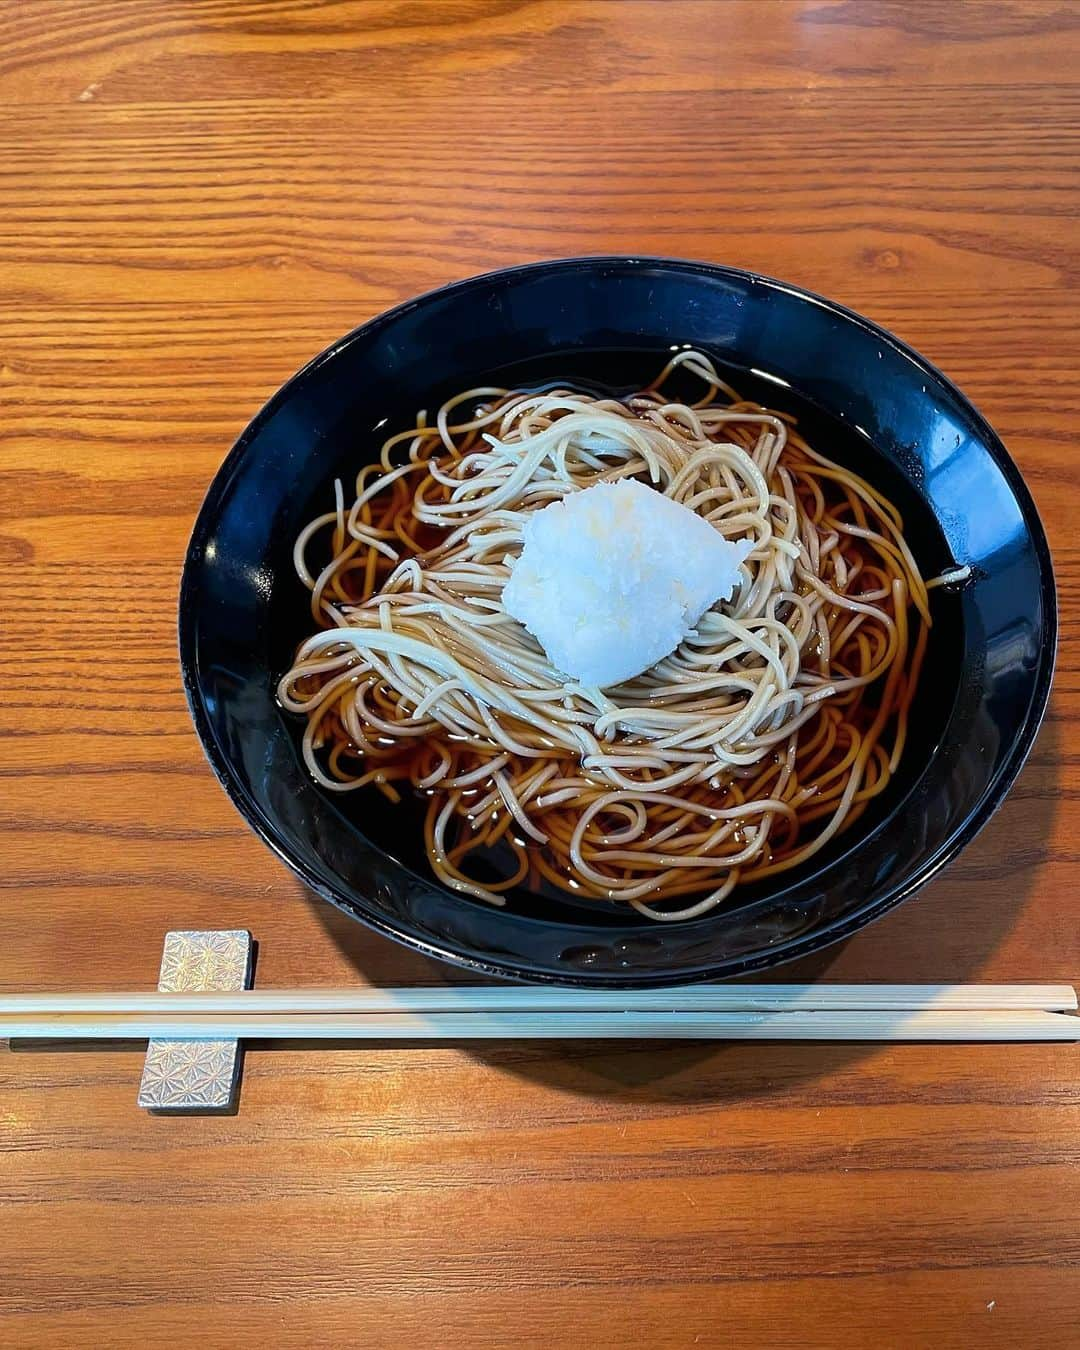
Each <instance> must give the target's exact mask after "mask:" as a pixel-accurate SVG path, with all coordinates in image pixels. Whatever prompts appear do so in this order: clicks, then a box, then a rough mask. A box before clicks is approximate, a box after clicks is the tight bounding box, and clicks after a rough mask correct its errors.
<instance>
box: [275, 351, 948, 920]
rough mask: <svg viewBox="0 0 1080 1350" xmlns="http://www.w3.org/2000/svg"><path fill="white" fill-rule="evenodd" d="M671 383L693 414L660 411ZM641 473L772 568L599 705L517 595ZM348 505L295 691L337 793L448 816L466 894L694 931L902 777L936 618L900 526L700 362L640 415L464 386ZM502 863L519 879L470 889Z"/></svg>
mask: <svg viewBox="0 0 1080 1350" xmlns="http://www.w3.org/2000/svg"><path fill="white" fill-rule="evenodd" d="M676 367H682V368H683V369H684V370H685V371H688V372H690V373H691V374H693V375H695V376H697V377H699V378H700V379H701V380H702V381H703V382H704V385H705V388H706V394H705V397H704V398H702V399H701V400H700V401H699V402H697V403H694V404H686V403H677V402H669V401H668V400H667V399H666V398H665V397H664V395H663V393H662V388H663V385H664V383H665V381H666V380H667V378H668V376H669V375H670V374H671V372H672V371H673V370H674V369H675V368H676ZM459 417H463V419H464V420H459V421H453V420H452V419H454V418H459ZM624 477H635V478H639V479H641V480H642V481H644V482H646V483H649V484H651V485H652V486H653V487H655V488H657V489H658V490H659V491H661V492H664V493H666V494H667V495H668V496H669V497H672V498H674V499H675V500H676V501H678V502H680V503H682V504H683V505H684V506H687V507H689V508H690V509H692V510H694V511H696V512H697V513H698V514H699V515H702V516H704V517H705V518H706V519H707V520H709V521H710V522H711V523H712V524H713V525H714V526H715V527H716V528H717V529H718V530H719V531H720V532H721V533H722V534H724V535H725V536H726V537H728V538H730V539H743V538H751V539H752V540H753V541H754V548H753V551H752V552H751V554H750V555H749V557H748V559H747V560H746V562H745V563H744V564H743V566H742V569H741V573H740V582H739V585H738V587H737V589H736V591H735V593H734V595H733V597H732V599H731V600H730V601H729V602H727V603H724V604H722V605H717V606H715V607H714V608H713V609H711V610H709V611H708V612H707V613H706V614H705V615H704V617H703V618H702V619H701V621H700V622H699V623H698V625H697V628H696V630H695V632H693V633H691V634H690V636H688V637H687V638H686V640H685V641H684V642H683V643H682V645H681V646H680V647H679V648H678V649H677V650H676V651H674V652H672V653H671V655H670V656H668V657H666V658H665V659H664V660H662V661H660V662H659V663H658V664H657V665H655V666H653V667H652V668H651V669H649V670H648V671H646V672H645V673H643V674H642V675H639V676H637V677H636V678H635V679H633V680H629V681H627V682H626V683H624V684H621V685H618V686H614V687H611V688H606V689H598V688H595V687H587V686H584V685H581V684H577V683H574V682H572V681H569V680H568V679H567V678H566V677H565V676H563V675H562V674H561V673H560V672H559V671H558V670H556V669H555V668H554V667H553V666H552V665H551V663H550V662H549V661H548V659H547V657H546V656H545V655H544V652H543V650H542V649H541V647H540V646H539V644H538V643H537V642H536V641H535V639H534V638H533V637H532V636H531V635H530V634H529V633H528V632H526V630H525V629H524V628H523V627H522V626H521V625H520V624H519V623H518V622H517V621H516V620H515V619H513V618H512V617H511V616H510V615H509V614H507V613H506V611H505V610H504V609H503V607H502V603H501V596H502V590H503V586H504V584H505V582H506V580H507V578H508V577H509V575H510V569H511V567H512V565H513V562H514V559H515V558H516V556H517V554H518V553H519V552H520V549H521V526H522V521H523V520H524V518H525V517H526V516H527V514H528V513H530V512H533V511H538V510H541V509H542V508H543V507H544V506H546V505H548V504H549V503H550V502H553V501H556V500H558V499H559V498H561V497H563V496H565V495H566V494H568V493H571V492H578V491H581V490H582V489H584V488H586V487H589V486H591V485H592V484H594V483H597V482H610V481H613V480H615V479H618V478H624ZM335 488H336V503H335V509H334V510H333V511H328V512H327V513H326V514H325V515H322V516H319V517H318V518H317V519H316V520H314V521H312V522H311V524H310V525H309V526H308V527H307V528H306V529H305V530H304V531H303V533H302V534H301V535H300V537H299V539H298V540H297V542H296V549H295V561H296V568H297V572H298V573H299V575H300V577H301V579H302V580H303V581H304V583H305V584H306V585H307V586H308V588H309V589H310V591H311V612H312V615H313V617H314V619H315V621H316V623H317V624H319V625H320V627H321V631H319V632H317V633H315V634H314V635H313V636H312V637H310V638H308V639H307V641H306V642H304V643H302V644H301V646H300V648H299V650H298V651H297V654H296V660H295V663H294V665H293V667H292V669H291V670H290V671H289V672H288V673H287V674H286V675H285V676H284V677H283V679H282V680H281V682H280V685H279V687H278V697H279V699H280V701H281V703H282V705H283V706H284V707H285V708H286V709H288V710H290V711H292V712H296V713H303V714H304V715H305V716H306V718H307V728H306V731H305V733H304V738H303V752H304V757H305V760H306V762H307V765H308V767H309V769H310V771H311V773H312V774H313V775H314V777H315V778H316V779H317V781H318V782H319V783H321V784H322V785H323V787H325V788H328V789H332V790H333V791H339V792H345V791H351V790H353V789H355V788H360V787H363V786H365V785H366V784H374V785H376V786H377V787H379V788H380V789H381V790H382V791H383V792H385V793H386V794H387V795H388V796H390V797H391V798H392V799H394V800H398V799H399V792H398V788H399V786H402V785H404V786H406V787H407V788H410V789H416V790H418V791H420V792H422V793H425V794H427V797H428V809H427V818H426V822H425V836H426V842H427V851H428V856H429V858H430V862H431V867H432V869H433V871H434V872H435V874H436V875H437V876H438V878H439V879H440V880H441V881H442V882H444V883H445V884H446V885H448V886H451V887H453V888H455V889H457V890H459V891H464V892H467V893H468V894H470V895H474V896H478V897H480V898H482V899H485V900H489V901H491V902H493V903H495V904H502V903H504V897H503V894H502V893H503V892H505V891H507V890H509V889H510V888H512V887H514V886H519V885H525V886H528V885H532V886H536V885H538V884H539V883H540V882H541V881H543V880H546V881H548V882H550V883H553V884H554V885H555V886H557V887H559V888H562V889H563V890H566V891H569V892H571V893H572V894H573V895H575V896H578V897H588V898H592V899H597V900H614V901H622V902H628V903H630V904H631V905H633V906H634V907H635V908H636V909H638V910H640V911H641V912H642V913H644V914H647V915H649V916H650V917H652V918H656V919H678V918H688V917H692V916H694V915H698V914H701V913H704V912H705V911H707V910H708V909H710V908H712V907H713V906H715V905H717V904H719V903H720V902H721V901H722V900H723V899H724V898H725V897H726V896H727V895H729V893H730V892H731V890H732V888H733V887H734V886H735V885H736V884H737V883H739V882H741V881H747V880H750V879H759V878H761V877H767V876H770V875H773V874H775V873H778V872H782V871H784V870H785V869H787V868H790V867H794V866H795V865H796V864H798V863H801V862H803V861H804V860H805V859H806V858H809V857H810V856H811V855H812V854H814V853H815V852H817V851H818V850H819V849H821V848H823V847H824V846H825V845H826V844H827V843H828V842H829V840H830V839H832V838H833V837H834V836H835V835H836V834H837V833H838V832H839V831H840V830H842V829H846V828H847V827H849V826H850V825H852V824H853V823H854V822H855V821H856V820H858V818H859V817H860V815H862V813H863V811H864V810H865V809H866V806H867V804H868V803H869V802H870V801H871V800H872V799H873V798H874V797H876V796H877V794H878V793H880V792H881V791H882V790H883V789H884V788H885V787H886V785H887V784H888V782H889V778H890V776H891V775H892V774H893V773H894V772H895V770H896V767H897V764H898V763H899V760H900V756H901V754H902V752H903V748H904V740H905V736H906V732H907V723H908V712H909V709H910V706H911V700H912V696H913V694H914V690H915V686H916V682H917V679H918V673H919V667H920V665H921V663H922V658H923V653H924V651H925V647H926V640H927V632H928V628H929V624H930V614H929V609H928V605H927V587H926V584H925V583H924V582H923V580H922V578H921V576H920V575H919V570H918V567H917V566H916V563H915V560H914V558H913V557H912V555H911V551H910V549H909V548H908V546H907V544H906V542H905V540H904V533H903V522H902V521H901V519H900V515H899V513H898V512H897V510H896V508H895V507H894V506H893V505H892V504H891V503H890V502H889V501H888V500H887V499H886V498H885V497H883V496H882V495H881V493H879V492H877V491H876V490H875V489H874V488H873V487H871V486H870V484H868V483H867V482H865V481H864V480H863V479H862V478H860V477H858V475H856V474H854V473H852V472H851V471H850V470H848V469H845V468H842V467H840V466H839V465H837V464H834V463H833V462H832V461H830V460H828V459H826V458H825V457H824V456H823V455H821V454H819V453H818V452H817V451H815V450H813V449H812V448H811V447H810V446H809V445H807V443H806V442H805V441H804V440H803V438H802V437H801V436H800V435H799V433H798V431H797V430H796V429H795V426H794V423H793V420H792V419H791V418H788V417H786V416H784V415H781V414H778V413H775V412H771V411H770V410H769V409H767V408H764V407H761V406H759V405H758V404H756V403H750V402H746V401H743V400H741V399H740V398H739V397H738V395H737V394H736V393H735V392H734V391H733V390H731V389H730V388H729V387H728V386H727V385H725V384H724V383H723V382H722V381H721V380H720V379H719V378H718V376H717V374H716V371H715V369H714V368H713V366H712V364H711V363H710V361H709V360H708V358H707V357H705V356H703V355H702V354H701V353H699V352H694V351H683V352H680V353H679V354H678V355H677V356H676V357H675V358H674V359H673V360H671V361H670V362H669V363H668V365H667V366H666V367H665V369H664V370H663V371H662V373H661V374H660V376H659V377H658V379H657V380H656V381H655V383H654V384H652V385H651V386H650V387H649V388H648V389H646V390H644V391H643V392H642V393H640V394H638V395H635V396H634V397H632V398H629V399H626V400H623V401H620V400H615V399H612V398H593V397H590V396H587V395H584V394H577V393H572V392H568V391H565V390H555V391H548V392H543V393H522V392H518V391H511V390H504V389H487V388H484V389H469V390H467V391H465V392H464V393H462V394H459V395H458V396H457V397H456V398H454V399H452V400H450V402H448V403H446V404H444V406H443V407H442V408H441V409H440V410H439V412H438V414H437V416H436V418H435V420H434V422H432V423H429V422H428V420H427V418H426V416H425V415H424V414H423V413H421V414H420V416H419V417H418V418H417V423H416V426H414V427H413V428H411V429H410V430H408V431H405V432H402V433H400V434H398V435H396V436H392V437H391V438H390V439H389V440H388V441H387V442H386V443H385V444H384V445H383V447H382V452H381V455H380V459H379V463H378V464H375V465H367V466H365V467H364V468H362V469H361V470H360V472H359V474H358V476H357V479H356V490H355V494H354V495H353V500H352V501H351V503H349V504H346V501H345V496H344V493H343V491H342V487H341V484H340V483H338V484H336V485H335ZM327 544H328V545H329V547H327ZM316 555H317V556H318V557H319V559H320V561H319V563H318V564H317V565H316V564H314V563H312V561H311V558H312V557H314V556H316ZM496 845H499V846H500V847H501V848H502V850H503V852H504V854H505V852H506V850H507V849H509V850H510V852H511V855H512V857H513V858H514V859H515V860H516V870H513V872H512V874H511V875H504V876H503V878H502V879H501V880H499V881H496V882H489V881H486V880H485V881H483V882H481V881H479V880H476V879H475V878H472V879H471V878H470V876H469V867H470V863H472V862H474V860H475V859H477V858H480V857H483V855H484V854H485V853H486V852H487V851H488V850H490V849H492V848H493V847H494V846H496ZM488 870H490V869H488ZM680 899H681V901H682V903H679V904H675V905H671V904H670V903H669V902H671V901H673V900H674V901H679V900H680ZM658 905H660V906H662V907H659V908H658Z"/></svg>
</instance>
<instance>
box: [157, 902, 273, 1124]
mask: <svg viewBox="0 0 1080 1350" xmlns="http://www.w3.org/2000/svg"><path fill="white" fill-rule="evenodd" d="M250 982H251V934H250V933H248V932H246V931H244V930H243V929H226V930H223V931H220V932H212V931H207V932H199V931H195V930H184V929H179V930H175V931H173V932H170V933H167V934H166V935H165V948H164V951H163V952H162V956H161V970H160V973H159V975H158V989H159V990H160V991H161V992H162V993H170V994H179V993H188V992H194V991H197V990H213V991H218V992H229V991H232V990H238V989H246V988H247V987H248V986H249V984H250ZM239 1072H240V1045H239V1042H238V1041H236V1040H202V1039H199V1040H173V1039H171V1038H155V1039H153V1040H151V1041H150V1042H149V1043H148V1045H147V1047H146V1060H145V1062H144V1064H143V1075H142V1082H141V1083H140V1085H139V1099H138V1100H139V1105H140V1106H144V1107H147V1108H148V1109H150V1110H156V1111H224V1110H227V1109H228V1107H230V1106H231V1105H232V1102H233V1098H234V1095H235V1092H236V1086H237V1081H238V1078H239Z"/></svg>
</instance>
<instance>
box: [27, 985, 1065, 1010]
mask: <svg viewBox="0 0 1080 1350" xmlns="http://www.w3.org/2000/svg"><path fill="white" fill-rule="evenodd" d="M1076 1009H1077V997H1076V991H1075V990H1074V989H1073V988H1072V987H1071V986H1070V985H1067V984H1002V985H994V984H952V985H949V984H810V985H806V984H801V985H800V984H753V985H730V984H725V985H705V984H699V985H682V986H679V987H677V988H674V989H629V990H627V989H623V990H619V989H565V988H559V987H552V986H544V985H536V986H528V985H491V986H482V987H479V988H471V987H469V986H465V985H456V986H455V985H442V986H438V987H435V988H419V989H416V988H413V989H289V990H284V989H283V990H278V989H249V990H243V991H236V992H229V993H205V992H198V993H182V994H171V993H170V994H163V993H156V992H154V993H151V992H108V993H46V994H0V1017H2V1016H4V1015H15V1016H19V1017H29V1018H32V1017H36V1016H40V1015H45V1014H54V1013H55V1014H58V1013H64V1014H72V1015H76V1016H85V1017H90V1018H93V1017H98V1016H103V1015H113V1014H117V1015H141V1016H144V1017H148V1016H152V1015H155V1014H158V1013H162V1014H165V1015H167V1016H169V1017H173V1016H175V1015H177V1014H180V1013H197V1014H200V1015H201V1014H207V1013H215V1014H221V1015H223V1016H233V1015H236V1016H241V1015H242V1016H255V1015H261V1016H267V1015H270V1014H277V1015H297V1014H313V1013H317V1014H320V1015H334V1016H343V1015H347V1014H363V1015H375V1014H379V1015H385V1014H403V1013H435V1012H446V1013H460V1014H466V1013H509V1012H542V1013H594V1012H596V1013H601V1012H609V1013H629V1012H643V1013H644V1012H657V1013H673V1012H682V1013H695V1012H702V1013H704V1012H710V1013H711V1012H847V1011H850V1012H860V1011H866V1012H870V1011H881V1012H896V1011H903V1012H927V1013H929V1012H944V1011H950V1010H951V1011H964V1012H975V1011H983V1010H984V1011H991V1012H995V1011H996V1012H1004V1011H1010V1010H1011V1011H1022V1010H1029V1011H1042V1012H1075V1011H1076Z"/></svg>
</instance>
